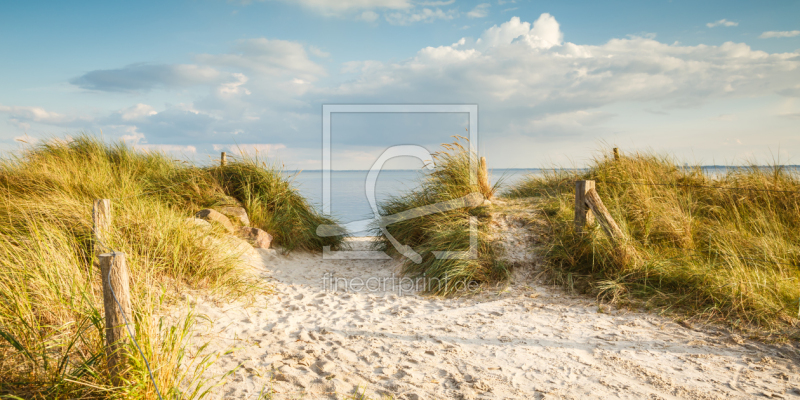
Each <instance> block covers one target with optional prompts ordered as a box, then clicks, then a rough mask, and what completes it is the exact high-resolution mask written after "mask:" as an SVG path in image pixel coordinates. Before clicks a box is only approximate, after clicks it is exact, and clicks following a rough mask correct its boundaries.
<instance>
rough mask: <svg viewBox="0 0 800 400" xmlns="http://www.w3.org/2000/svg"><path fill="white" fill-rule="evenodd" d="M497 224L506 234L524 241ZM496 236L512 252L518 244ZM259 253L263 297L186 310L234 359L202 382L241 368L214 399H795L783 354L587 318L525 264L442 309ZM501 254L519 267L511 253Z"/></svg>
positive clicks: (715, 336) (588, 303)
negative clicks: (341, 282)
mask: <svg viewBox="0 0 800 400" xmlns="http://www.w3.org/2000/svg"><path fill="white" fill-rule="evenodd" d="M503 224H504V225H505V226H504V228H506V229H509V231H508V232H511V233H510V234H509V235H511V236H513V235H515V233H514V232H515V231H514V229H517V230H518V231H524V230H522V229H518V228H520V226H518V224H515V223H514V222H513V221H512V222H510V223H509V222H508V221H506V222H504V223H503ZM506 239H507V242H508V245H509V246H512V247H515V248H520V247H518V246H516V244H517V242H524V240H525V238H520V237H513V238H506ZM365 244H366V242H365V241H364V239H359V240H358V241H357V242H356V245H357V246H359V245H360V246H363V245H365ZM519 245H521V246H522V245H524V243H519ZM523 247H525V248H528V247H529V246H523ZM261 254H262V258H263V264H264V267H263V270H262V271H261V272H262V273H263V275H264V276H265V277H267V279H270V280H272V281H274V282H275V288H276V294H275V295H273V296H266V297H265V298H259V299H253V303H252V304H251V305H249V306H247V307H244V306H243V304H223V305H218V304H217V305H215V304H214V303H213V302H210V301H208V300H202V299H200V300H199V301H198V304H197V311H198V312H199V313H201V314H205V315H207V316H208V318H209V319H210V321H213V324H211V323H208V324H206V326H205V328H204V329H201V330H200V333H199V334H198V336H197V337H196V338H195V339H196V342H197V343H203V342H205V341H210V342H211V346H210V349H211V350H218V351H224V350H226V349H231V348H234V349H235V350H234V351H233V352H232V353H230V354H228V355H225V356H223V357H222V358H220V360H219V361H218V362H217V364H216V365H215V366H214V367H213V368H212V369H211V370H209V371H208V373H207V376H213V375H215V374H216V375H220V374H223V373H224V372H226V371H228V370H230V369H232V368H234V367H236V366H237V365H240V364H241V365H242V367H241V368H240V369H239V370H238V371H237V372H236V373H235V374H234V375H232V376H230V377H229V378H228V379H227V380H226V382H225V384H224V385H222V386H221V387H219V388H217V389H215V391H214V393H213V396H212V397H213V398H251V399H256V398H258V397H259V396H258V395H259V393H260V392H262V391H263V392H264V393H269V392H271V393H272V397H269V396H267V397H266V398H275V399H294V398H297V399H299V398H304V399H317V398H325V399H327V398H346V397H347V396H349V395H352V393H353V391H354V390H356V389H358V388H360V389H358V390H359V393H360V392H361V391H362V390H366V393H367V395H368V396H370V397H371V398H375V399H379V398H381V395H383V394H391V395H393V396H394V398H396V399H462V398H463V399H471V398H478V399H483V398H485V399H506V398H509V399H534V398H535V399H539V398H593V399H594V398H603V399H606V398H629V399H641V398H652V399H674V398H697V399H729V398H752V397H758V396H779V397H776V398H800V391H798V390H800V380H799V379H798V375H797V373H796V372H797V369H796V368H797V367H796V365H797V360H798V358H797V357H798V353H797V352H796V351H795V350H794V349H793V348H792V347H790V346H784V347H775V346H767V345H763V344H759V343H756V342H751V341H748V340H742V339H740V338H738V337H736V336H731V335H729V334H727V333H723V332H722V331H721V330H720V331H719V332H718V333H713V332H711V331H710V330H708V329H707V330H706V332H699V331H695V330H691V329H687V328H685V327H683V326H680V325H678V324H676V323H674V322H671V320H669V319H667V318H663V317H658V316H655V315H652V314H647V313H634V312H627V311H622V310H613V309H612V310H606V311H605V312H599V311H598V306H597V304H596V303H595V301H594V300H593V299H591V298H587V297H578V296H569V295H566V294H565V293H564V292H563V291H562V290H560V289H558V288H553V287H550V286H544V285H541V284H538V283H535V279H534V276H535V274H534V273H532V272H533V268H532V267H530V266H529V267H527V269H526V268H525V267H521V268H519V269H518V272H517V273H516V275H515V279H514V281H513V282H512V283H511V285H510V286H509V287H507V288H506V289H505V290H502V293H498V290H494V291H487V292H484V293H483V294H481V295H479V296H475V297H473V298H470V299H466V298H465V299H455V300H442V299H436V298H425V297H420V296H417V295H410V294H409V295H404V296H398V295H397V294H396V293H391V292H379V293H369V292H361V293H344V292H333V291H330V290H325V289H323V288H322V276H323V274H324V273H326V272H333V273H335V274H336V275H337V276H339V277H345V278H362V279H367V278H369V277H391V275H392V273H393V272H394V273H396V271H395V270H394V268H395V267H396V262H394V261H363V260H350V261H325V260H322V257H321V255H311V254H293V255H290V256H286V257H284V256H277V255H274V254H273V253H270V254H268V252H267V251H262V253H261ZM510 256H511V257H512V258H516V260H515V261H517V262H520V263H522V264H524V263H525V262H528V263H529V261H530V255H529V254H528V255H526V254H524V252H519V251H518V252H516V253H514V252H511V254H510ZM529 264H530V263H529ZM373 282H374V281H373ZM348 398H349V397H348Z"/></svg>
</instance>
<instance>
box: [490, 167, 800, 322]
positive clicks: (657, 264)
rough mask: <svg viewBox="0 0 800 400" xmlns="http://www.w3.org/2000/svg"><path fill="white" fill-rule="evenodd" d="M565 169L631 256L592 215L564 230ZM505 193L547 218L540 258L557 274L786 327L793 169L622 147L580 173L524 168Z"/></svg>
mask: <svg viewBox="0 0 800 400" xmlns="http://www.w3.org/2000/svg"><path fill="white" fill-rule="evenodd" d="M576 180H595V181H596V186H597V192H598V193H599V195H600V197H601V198H602V200H603V202H604V204H605V205H606V207H607V208H608V210H609V212H610V213H611V214H612V216H613V217H614V219H615V220H616V221H617V223H618V224H619V225H620V227H621V228H622V230H623V231H624V232H625V234H626V236H627V243H625V244H624V245H626V246H629V248H632V249H633V251H634V252H635V257H628V258H623V257H620V252H619V251H617V249H615V246H613V245H612V243H610V241H609V240H608V238H607V237H606V236H605V234H604V233H603V231H602V229H600V228H599V227H597V226H595V227H590V228H589V233H588V234H587V235H584V236H580V235H576V234H575V231H574V228H573V212H574V198H575V197H574V190H575V189H574V188H575V181H576ZM505 195H506V196H509V197H538V198H540V199H541V200H542V201H541V205H542V211H543V213H542V215H544V216H545V217H546V218H547V219H548V222H549V227H550V232H548V235H549V237H550V240H549V246H548V247H547V249H546V252H545V258H546V260H547V264H548V267H549V269H550V271H551V272H553V276H554V277H555V278H556V279H557V280H559V281H561V282H563V283H566V282H569V284H570V285H572V286H573V287H577V288H579V289H582V290H585V291H591V292H594V293H596V294H597V295H598V296H600V297H602V298H606V299H609V300H615V301H625V300H631V299H638V300H641V301H643V302H644V304H645V305H646V306H648V307H653V308H657V309H660V310H662V311H680V312H683V313H686V314H685V315H688V316H691V317H692V318H694V319H696V320H701V321H702V320H714V321H725V322H727V323H729V324H730V325H732V326H735V327H739V328H743V329H748V328H755V329H757V330H759V331H762V332H764V331H767V332H776V333H777V332H780V333H783V334H784V335H786V334H787V333H788V335H790V336H791V335H797V333H796V332H797V330H796V328H797V326H798V319H797V317H798V300H799V299H800V177H798V174H797V171H792V170H789V169H787V168H786V167H782V166H777V165H776V166H772V167H767V168H763V167H757V166H750V167H745V168H737V169H729V170H727V171H726V172H724V173H720V174H719V175H713V176H712V175H707V174H704V173H703V171H702V169H701V168H700V167H697V166H695V167H681V166H679V165H678V163H677V162H676V161H675V160H673V159H672V158H669V157H663V156H656V155H652V154H634V155H631V156H628V157H622V158H621V159H620V160H619V161H614V160H613V159H612V158H610V157H602V158H598V159H595V160H594V162H593V163H592V165H591V166H590V168H589V169H588V171H586V172H570V171H566V170H560V171H559V170H555V171H553V172H549V173H547V174H544V175H539V176H530V177H528V178H527V179H526V180H525V181H523V182H521V183H520V184H518V185H517V186H516V187H514V188H512V189H511V190H509V191H508V192H507V193H506V194H505ZM793 332H794V333H793Z"/></svg>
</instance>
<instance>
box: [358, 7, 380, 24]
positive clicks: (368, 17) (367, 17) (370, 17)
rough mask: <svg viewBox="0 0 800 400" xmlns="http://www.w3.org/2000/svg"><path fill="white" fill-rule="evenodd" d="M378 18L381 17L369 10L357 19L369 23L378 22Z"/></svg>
mask: <svg viewBox="0 0 800 400" xmlns="http://www.w3.org/2000/svg"><path fill="white" fill-rule="evenodd" d="M378 17H379V15H378V13H376V12H375V11H372V10H367V11H364V12H362V13H361V15H359V16H358V17H356V19H360V20H362V21H367V22H375V21H377V20H378Z"/></svg>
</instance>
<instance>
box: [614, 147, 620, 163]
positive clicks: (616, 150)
mask: <svg viewBox="0 0 800 400" xmlns="http://www.w3.org/2000/svg"><path fill="white" fill-rule="evenodd" d="M614 161H619V149H618V148H616V147H614Z"/></svg>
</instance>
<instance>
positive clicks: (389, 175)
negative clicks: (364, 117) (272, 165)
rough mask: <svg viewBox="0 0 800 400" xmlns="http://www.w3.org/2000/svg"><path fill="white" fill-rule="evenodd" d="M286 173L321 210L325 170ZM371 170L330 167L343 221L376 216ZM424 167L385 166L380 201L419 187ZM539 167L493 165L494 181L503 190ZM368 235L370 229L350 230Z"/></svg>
mask: <svg viewBox="0 0 800 400" xmlns="http://www.w3.org/2000/svg"><path fill="white" fill-rule="evenodd" d="M285 173H286V174H287V177H288V178H289V179H290V180H292V181H293V183H294V186H295V187H296V188H297V190H298V191H299V192H300V194H301V195H303V196H304V197H305V198H306V199H308V200H309V201H310V202H311V204H312V205H313V206H314V207H316V208H317V210H320V211H321V210H322V171H321V170H311V171H308V170H303V171H286V172H285ZM368 173H369V171H367V170H363V171H361V170H358V171H352V170H350V171H331V216H332V217H334V218H336V220H337V221H339V223H341V224H348V223H351V222H356V221H364V220H367V219H372V218H374V217H375V214H374V213H373V210H372V208H371V206H370V204H369V201H368V200H367V194H366V179H367V174H368ZM424 173H425V172H423V170H382V171H381V172H380V174H379V175H378V180H377V182H376V185H375V198H376V201H377V202H378V203H380V202H381V201H383V200H386V199H387V198H389V197H391V196H393V195H394V196H396V195H400V194H402V193H404V192H408V191H410V190H413V189H414V188H416V187H417V185H418V184H419V183H420V182H421V180H422V179H423V178H424V175H423V174H424ZM540 173H542V170H540V169H493V170H491V172H490V176H491V178H490V179H491V183H492V184H495V183H497V182H498V181H500V183H501V186H500V191H502V190H503V188H507V187H510V186H513V185H514V184H515V183H517V182H519V181H520V180H521V179H523V178H524V177H525V176H526V175H529V174H540ZM351 234H353V235H357V236H366V235H368V234H369V233H368V232H351Z"/></svg>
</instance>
